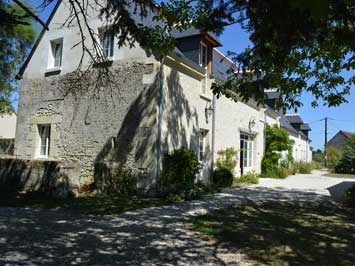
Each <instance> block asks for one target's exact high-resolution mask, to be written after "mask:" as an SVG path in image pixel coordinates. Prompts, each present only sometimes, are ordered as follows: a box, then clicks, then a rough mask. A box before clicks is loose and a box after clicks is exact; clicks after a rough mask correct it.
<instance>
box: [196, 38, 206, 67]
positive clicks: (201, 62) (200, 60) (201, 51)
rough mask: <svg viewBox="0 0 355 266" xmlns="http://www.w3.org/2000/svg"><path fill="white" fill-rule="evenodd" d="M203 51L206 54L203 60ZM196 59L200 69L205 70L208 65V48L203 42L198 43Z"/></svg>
mask: <svg viewBox="0 0 355 266" xmlns="http://www.w3.org/2000/svg"><path fill="white" fill-rule="evenodd" d="M204 51H205V52H206V57H205V59H204V58H203V57H204ZM198 59H199V60H198V61H199V65H200V67H203V68H207V65H208V47H207V45H206V44H204V43H203V42H201V43H200V47H199V58H198ZM203 59H204V60H203Z"/></svg>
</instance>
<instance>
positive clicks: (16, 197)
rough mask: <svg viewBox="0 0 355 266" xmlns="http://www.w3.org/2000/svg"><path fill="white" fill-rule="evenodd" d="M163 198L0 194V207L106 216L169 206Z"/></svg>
mask: <svg viewBox="0 0 355 266" xmlns="http://www.w3.org/2000/svg"><path fill="white" fill-rule="evenodd" d="M169 203H170V202H169V201H168V200H167V199H164V198H153V197H138V196H124V197H123V196H103V195H100V196H86V197H78V198H68V199H54V198H50V197H46V196H44V195H43V194H37V193H36V194H20V193H17V194H15V193H11V194H10V193H1V194H0V207H31V208H44V209H57V210H58V209H59V210H68V211H73V212H78V213H82V214H94V215H107V214H118V213H122V212H126V211H133V210H137V209H142V208H147V207H156V206H162V205H166V204H169Z"/></svg>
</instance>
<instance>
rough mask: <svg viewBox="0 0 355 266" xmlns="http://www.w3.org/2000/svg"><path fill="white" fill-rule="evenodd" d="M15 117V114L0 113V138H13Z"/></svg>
mask: <svg viewBox="0 0 355 266" xmlns="http://www.w3.org/2000/svg"><path fill="white" fill-rule="evenodd" d="M16 118H17V117H16V114H0V139H14V138H15V134H16Z"/></svg>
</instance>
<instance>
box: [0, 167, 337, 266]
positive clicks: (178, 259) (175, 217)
mask: <svg viewBox="0 0 355 266" xmlns="http://www.w3.org/2000/svg"><path fill="white" fill-rule="evenodd" d="M297 178H298V179H297ZM315 180H319V181H315ZM324 180H325V181H324ZM324 180H323V178H321V177H319V176H318V174H316V175H312V176H307V177H305V176H294V177H290V178H289V179H286V180H267V179H265V180H262V181H261V184H260V186H256V187H250V188H243V189H227V190H226V191H224V193H220V194H217V195H215V196H213V197H206V198H204V199H203V200H199V201H192V202H187V203H182V204H177V205H171V206H164V207H157V208H149V209H144V210H140V211H136V212H127V213H124V214H121V215H112V216H101V217H98V216H84V215H78V214H73V213H69V212H63V211H50V210H39V209H22V208H0V265H57V266H58V265H149V266H151V265H167V266H168V265H196V266H197V265H199V266H200V265H248V262H247V261H245V260H243V255H242V254H237V253H233V254H228V251H226V250H224V249H223V248H218V247H216V245H213V243H212V241H211V240H209V239H207V238H203V237H201V236H198V235H197V234H196V233H194V232H192V231H191V230H189V223H188V220H189V218H190V217H191V216H192V215H196V214H198V213H204V212H206V211H209V210H213V209H217V208H221V207H223V206H227V205H230V204H233V203H235V202H247V201H255V202H264V201H272V200H277V201H297V202H307V204H308V202H310V203H312V204H328V203H329V204H332V203H331V201H330V199H329V197H328V196H327V195H326V194H327V192H326V190H325V189H324V187H326V186H327V185H324V184H325V183H327V182H330V183H333V182H341V179H339V178H338V179H336V180H333V179H329V178H325V179H324ZM330 180H332V181H330ZM323 181H324V182H325V183H324V184H323ZM327 184H328V183H327ZM280 187H286V189H285V188H280Z"/></svg>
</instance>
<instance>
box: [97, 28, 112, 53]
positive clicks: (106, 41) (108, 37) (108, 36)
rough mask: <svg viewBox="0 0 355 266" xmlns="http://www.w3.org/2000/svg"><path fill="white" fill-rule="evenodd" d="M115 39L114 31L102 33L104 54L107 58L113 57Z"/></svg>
mask: <svg viewBox="0 0 355 266" xmlns="http://www.w3.org/2000/svg"><path fill="white" fill-rule="evenodd" d="M114 39H115V35H114V34H113V32H112V31H108V30H107V31H102V32H101V33H100V42H101V47H102V52H103V55H104V56H105V57H106V58H110V57H113V47H114Z"/></svg>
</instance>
